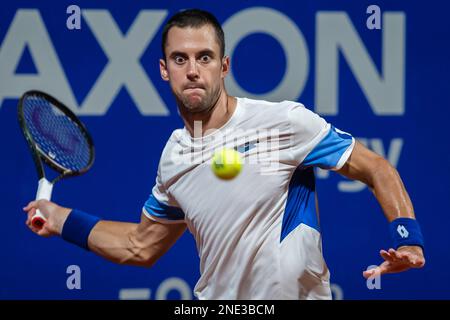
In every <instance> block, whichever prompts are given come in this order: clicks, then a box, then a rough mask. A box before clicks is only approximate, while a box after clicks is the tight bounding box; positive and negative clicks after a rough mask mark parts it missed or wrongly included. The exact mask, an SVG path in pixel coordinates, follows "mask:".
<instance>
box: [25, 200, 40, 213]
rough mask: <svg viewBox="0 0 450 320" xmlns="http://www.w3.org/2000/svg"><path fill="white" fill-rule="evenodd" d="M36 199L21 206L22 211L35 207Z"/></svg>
mask: <svg viewBox="0 0 450 320" xmlns="http://www.w3.org/2000/svg"><path fill="white" fill-rule="evenodd" d="M37 203H38V202H37V201H36V200H34V201H30V202H29V203H28V204H27V205H26V206H25V207H23V210H24V211H29V210H30V209H31V208H37Z"/></svg>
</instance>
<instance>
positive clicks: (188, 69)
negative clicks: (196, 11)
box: [160, 25, 229, 113]
mask: <svg viewBox="0 0 450 320" xmlns="http://www.w3.org/2000/svg"><path fill="white" fill-rule="evenodd" d="M165 53H166V61H164V60H162V59H161V60H160V71H161V77H162V78H163V79H164V80H166V81H169V82H170V86H171V88H172V92H173V93H174V95H175V97H176V99H177V101H178V103H181V104H182V105H183V106H184V107H185V108H186V109H187V111H188V112H192V113H196V112H202V111H206V110H208V109H209V108H211V107H212V106H213V104H214V103H215V102H216V101H217V99H218V97H219V95H220V92H221V91H222V90H223V79H224V77H225V75H226V74H227V73H228V70H229V58H228V57H225V58H223V59H222V58H221V57H220V46H219V43H218V41H217V38H216V34H215V31H214V28H213V27H212V26H210V25H205V26H203V27H200V28H178V27H172V28H171V29H170V30H169V33H168V35H167V43H166V47H165Z"/></svg>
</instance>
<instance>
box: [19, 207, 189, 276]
mask: <svg viewBox="0 0 450 320" xmlns="http://www.w3.org/2000/svg"><path fill="white" fill-rule="evenodd" d="M37 208H39V209H40V210H41V212H43V214H44V215H45V216H46V218H47V222H46V224H45V225H44V228H42V229H41V230H37V229H35V228H34V227H33V226H32V225H31V220H30V219H31V217H32V216H33V214H34V212H35V210H36V209H37ZM24 211H26V212H27V213H28V219H27V221H26V224H27V225H28V226H29V227H30V229H31V230H33V232H35V233H37V234H38V235H40V236H44V237H48V236H52V235H59V236H61V234H62V231H63V228H64V224H65V222H66V220H67V218H68V216H69V214H71V212H72V209H70V208H64V207H61V206H59V205H57V204H55V203H53V202H50V201H46V200H39V201H32V202H30V203H29V204H28V205H27V206H26V207H25V208H24ZM80 229H82V228H80ZM185 230H186V225H185V224H184V223H177V224H163V223H159V222H156V221H153V220H150V219H149V218H147V217H146V216H145V215H144V214H142V215H141V221H140V223H127V222H116V221H105V220H100V221H99V222H98V223H96V224H95V226H94V227H93V228H92V230H91V231H90V233H89V236H88V239H87V244H86V245H87V248H88V249H89V250H91V251H92V252H94V253H96V254H98V255H100V256H102V257H104V258H105V259H108V260H110V261H112V262H115V263H120V264H128V265H135V266H147V267H150V266H152V265H153V264H154V263H155V262H156V261H157V260H158V259H159V258H160V257H161V256H162V255H163V254H164V253H166V252H167V251H168V250H169V248H170V247H171V246H172V245H173V244H174V243H175V242H176V240H177V239H178V238H179V237H180V236H181V235H182V234H183V232H184V231H185Z"/></svg>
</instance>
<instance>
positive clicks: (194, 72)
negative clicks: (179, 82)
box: [186, 60, 199, 81]
mask: <svg viewBox="0 0 450 320" xmlns="http://www.w3.org/2000/svg"><path fill="white" fill-rule="evenodd" d="M188 68H189V69H188V72H187V74H186V76H187V77H188V79H189V80H190V81H194V80H197V79H198V78H199V74H198V69H197V63H196V61H195V60H194V61H190V62H189V66H188Z"/></svg>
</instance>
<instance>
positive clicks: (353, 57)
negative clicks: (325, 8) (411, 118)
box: [315, 12, 405, 116]
mask: <svg viewBox="0 0 450 320" xmlns="http://www.w3.org/2000/svg"><path fill="white" fill-rule="evenodd" d="M316 30H317V31H316V32H317V40H316V56H317V58H316V92H315V111H316V112H318V113H320V114H322V115H337V114H338V66H339V51H340V52H342V54H343V56H344V57H345V59H346V61H347V63H348V64H349V66H350V68H351V70H352V72H353V74H354V75H355V77H356V80H357V81H358V84H359V85H360V86H361V89H362V90H363V92H364V94H365V95H366V97H367V99H368V101H369V104H370V106H371V107H372V110H373V112H374V114H376V115H383V116H384V115H386V116H387V115H389V116H391V115H402V114H404V110H405V105H404V104H405V103H404V95H405V93H404V82H405V71H404V70H405V66H404V63H405V15H404V13H402V12H397V13H384V14H383V31H382V32H383V41H382V42H383V43H382V52H383V54H382V74H381V75H380V74H379V73H378V72H377V70H376V67H375V65H374V63H373V61H372V60H371V58H370V56H369V54H368V53H367V50H366V49H365V47H364V45H363V43H362V41H361V39H360V38H359V36H358V34H357V33H356V31H355V29H354V27H353V25H352V23H351V21H350V19H349V17H348V16H347V14H346V13H344V12H339V13H330V12H319V13H317V20H316Z"/></svg>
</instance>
